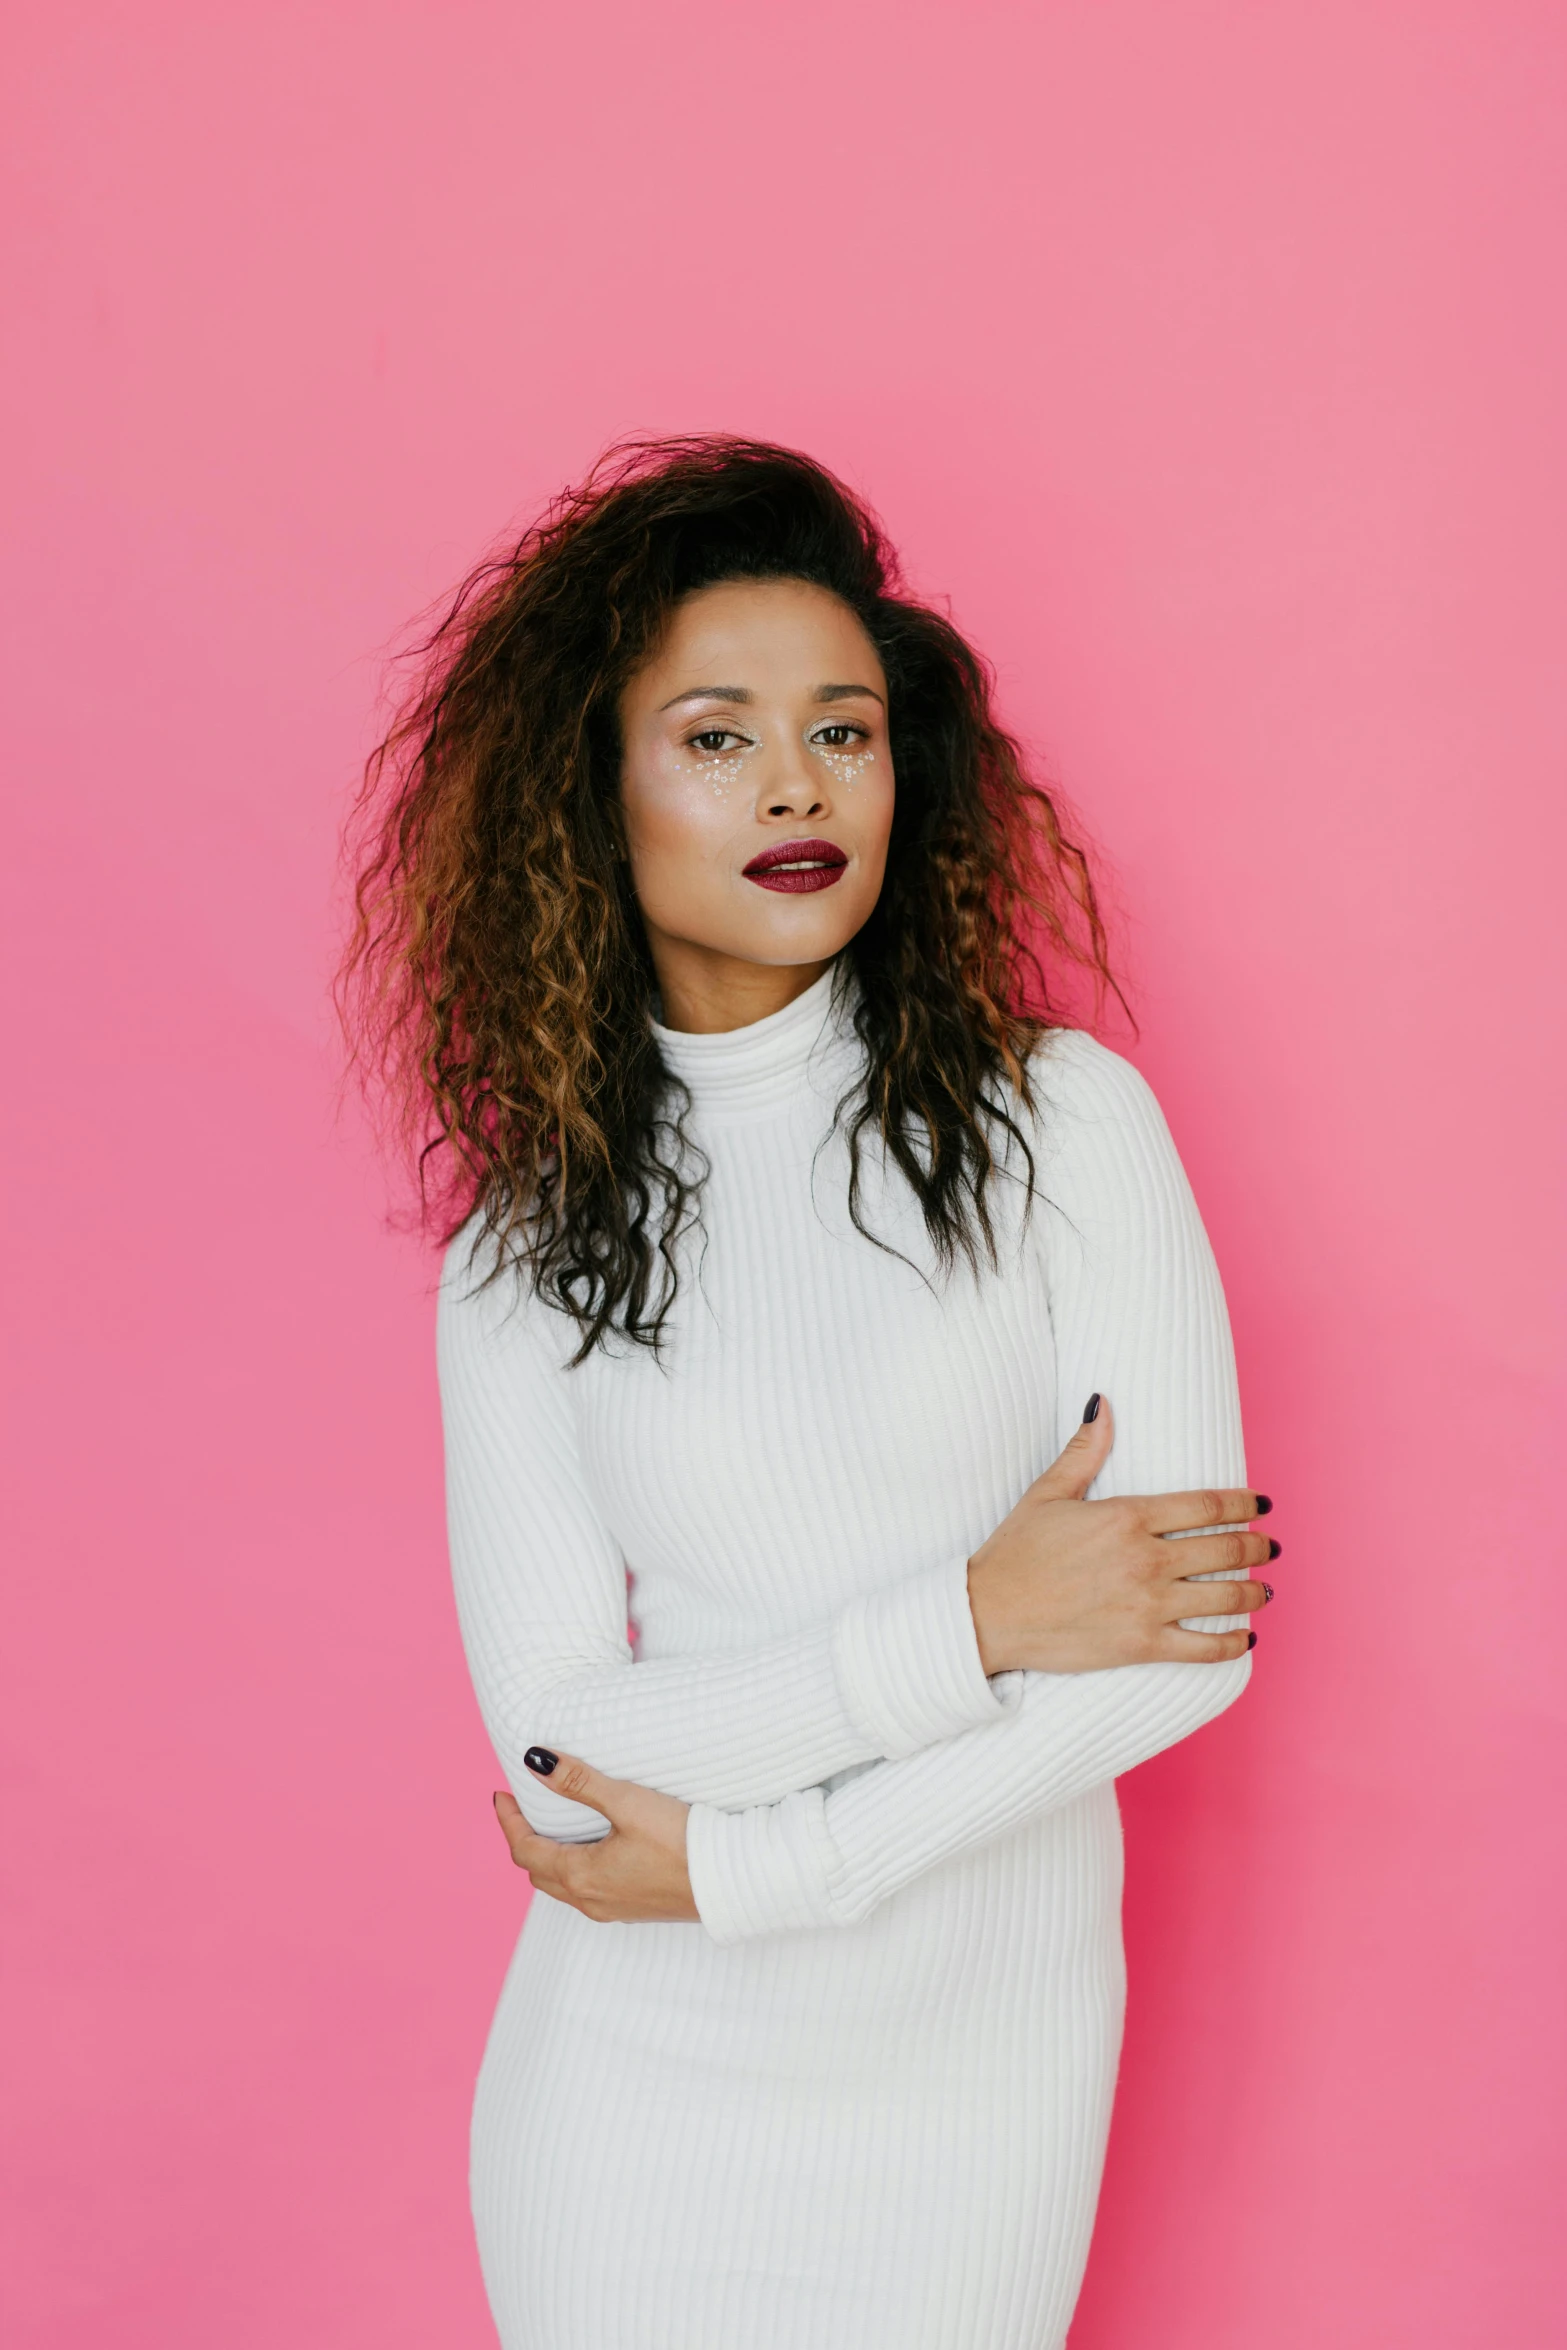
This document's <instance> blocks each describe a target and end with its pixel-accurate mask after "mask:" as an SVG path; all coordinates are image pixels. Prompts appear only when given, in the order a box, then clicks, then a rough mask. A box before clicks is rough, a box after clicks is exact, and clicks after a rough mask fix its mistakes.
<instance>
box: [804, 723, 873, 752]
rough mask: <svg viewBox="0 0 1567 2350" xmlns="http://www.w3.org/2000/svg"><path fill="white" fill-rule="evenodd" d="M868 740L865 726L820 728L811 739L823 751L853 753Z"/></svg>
mask: <svg viewBox="0 0 1567 2350" xmlns="http://www.w3.org/2000/svg"><path fill="white" fill-rule="evenodd" d="M868 739H869V738H868V736H867V735H866V732H865V729H864V727H863V726H820V727H818V728H817V730H816V732H815V734H814V735H812V737H811V740H812V741H813V742H814V743H815V744H816V745H817V747H818V749H820V750H823V751H852V750H853V749H855V747H856V746H857V745H858V744H860V743H863V742H865V741H867V740H868Z"/></svg>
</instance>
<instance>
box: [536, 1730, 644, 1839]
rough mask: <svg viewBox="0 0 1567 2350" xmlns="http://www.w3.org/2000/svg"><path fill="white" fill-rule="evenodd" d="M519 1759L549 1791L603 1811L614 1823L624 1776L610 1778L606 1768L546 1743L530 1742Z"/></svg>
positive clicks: (592, 1808)
mask: <svg viewBox="0 0 1567 2350" xmlns="http://www.w3.org/2000/svg"><path fill="white" fill-rule="evenodd" d="M522 1759H523V1761H524V1762H525V1763H526V1764H527V1766H528V1768H529V1770H530V1771H531V1772H532V1773H533V1775H534V1777H535V1778H536V1779H542V1780H543V1781H544V1783H545V1784H546V1786H547V1787H548V1788H549V1790H550V1793H551V1794H552V1795H565V1796H569V1798H570V1799H571V1801H572V1802H573V1803H585V1804H587V1805H588V1807H589V1809H590V1810H592V1811H598V1812H602V1813H603V1815H604V1817H605V1819H607V1820H609V1821H610V1822H611V1823H612V1824H613V1822H614V1820H615V1819H616V1817H617V1815H618V1813H619V1810H620V1804H619V1800H618V1798H619V1795H620V1791H621V1790H622V1788H623V1787H624V1786H625V1785H626V1782H625V1780H624V1779H612V1778H610V1776H609V1775H608V1773H607V1772H605V1771H596V1770H595V1769H594V1768H593V1765H592V1764H591V1763H585V1762H584V1761H583V1760H582V1758H581V1756H580V1755H575V1754H557V1753H556V1752H555V1751H554V1749H553V1748H552V1747H548V1746H530V1747H529V1748H528V1751H527V1753H526V1754H525V1755H524V1756H523V1758H522Z"/></svg>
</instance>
